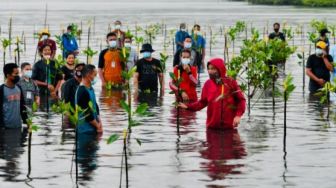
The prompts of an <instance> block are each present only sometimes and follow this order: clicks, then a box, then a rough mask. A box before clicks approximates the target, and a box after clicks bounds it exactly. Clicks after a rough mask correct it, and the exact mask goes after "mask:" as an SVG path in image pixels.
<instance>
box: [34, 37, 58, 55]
mask: <svg viewBox="0 0 336 188" xmlns="http://www.w3.org/2000/svg"><path fill="white" fill-rule="evenodd" d="M45 44H48V45H49V46H50V47H51V57H54V56H55V54H56V50H57V46H56V42H55V41H54V40H52V39H46V40H42V41H39V42H38V44H37V47H38V51H39V52H40V53H42V47H43V46H44V45H45Z"/></svg>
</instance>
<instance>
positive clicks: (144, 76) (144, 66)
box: [134, 44, 164, 97]
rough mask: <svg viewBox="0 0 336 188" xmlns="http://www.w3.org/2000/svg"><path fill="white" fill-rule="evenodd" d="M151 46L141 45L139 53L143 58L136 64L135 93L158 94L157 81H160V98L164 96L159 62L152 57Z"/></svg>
mask: <svg viewBox="0 0 336 188" xmlns="http://www.w3.org/2000/svg"><path fill="white" fill-rule="evenodd" d="M153 52H154V50H153V49H152V45H150V44H143V45H142V49H141V51H140V53H142V54H143V58H142V59H140V60H138V61H137V63H136V66H137V70H136V73H135V74H134V87H135V92H137V91H140V92H141V93H143V92H145V93H147V92H149V93H158V80H159V81H160V86H161V90H160V96H161V97H162V96H163V95H164V78H163V73H162V71H163V70H162V66H161V63H160V61H159V60H157V59H155V58H153V57H152V53H153Z"/></svg>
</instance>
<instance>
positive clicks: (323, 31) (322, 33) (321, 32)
mask: <svg viewBox="0 0 336 188" xmlns="http://www.w3.org/2000/svg"><path fill="white" fill-rule="evenodd" d="M327 33H330V32H329V30H328V29H326V28H324V29H321V31H320V34H321V36H325V35H326V34H327Z"/></svg>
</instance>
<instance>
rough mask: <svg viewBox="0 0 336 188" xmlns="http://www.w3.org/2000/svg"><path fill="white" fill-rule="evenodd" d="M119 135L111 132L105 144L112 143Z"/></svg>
mask: <svg viewBox="0 0 336 188" xmlns="http://www.w3.org/2000/svg"><path fill="white" fill-rule="evenodd" d="M119 137H120V135H118V134H113V135H111V136H110V137H109V138H108V139H107V144H112V143H113V142H115V141H117V140H118V139H119Z"/></svg>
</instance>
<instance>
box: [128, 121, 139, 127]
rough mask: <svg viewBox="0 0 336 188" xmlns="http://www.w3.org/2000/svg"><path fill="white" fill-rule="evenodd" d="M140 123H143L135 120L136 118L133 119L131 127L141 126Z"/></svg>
mask: <svg viewBox="0 0 336 188" xmlns="http://www.w3.org/2000/svg"><path fill="white" fill-rule="evenodd" d="M139 125H141V123H140V122H138V121H135V120H131V121H130V126H131V127H137V126H139Z"/></svg>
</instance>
